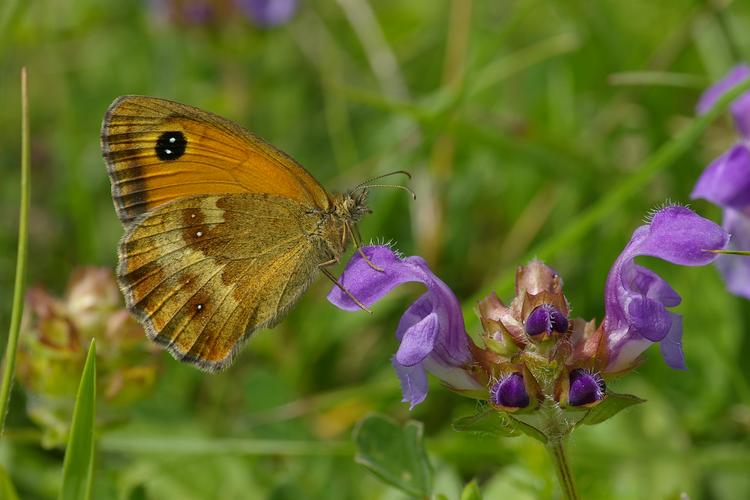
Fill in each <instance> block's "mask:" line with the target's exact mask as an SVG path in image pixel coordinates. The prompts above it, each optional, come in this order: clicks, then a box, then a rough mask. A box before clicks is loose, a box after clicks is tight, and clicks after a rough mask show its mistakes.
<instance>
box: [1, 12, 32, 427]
mask: <svg viewBox="0 0 750 500" xmlns="http://www.w3.org/2000/svg"><path fill="white" fill-rule="evenodd" d="M6 12H7V11H6ZM0 24H2V22H1V21H0ZM29 137H30V134H29V99H28V85H27V78H26V68H25V67H24V68H22V69H21V193H20V196H19V197H20V204H21V206H20V208H19V213H18V253H17V254H16V278H15V283H14V285H13V305H12V306H11V307H12V309H11V315H10V327H9V330H8V343H7V344H6V346H5V360H4V366H3V379H2V382H0V434H2V432H3V430H5V418H6V417H7V415H8V404H9V403H10V389H11V386H12V385H13V375H14V374H15V372H16V351H18V335H19V334H20V331H21V317H22V316H23V293H24V289H25V287H26V281H25V278H26V258H27V257H28V251H27V248H26V247H27V244H28V239H29V197H30V196H31V195H30V191H31V166H30V165H31V160H30V159H29V158H30V154H31V153H30V151H31V148H30V146H29V144H30V142H29V141H30V139H29Z"/></svg>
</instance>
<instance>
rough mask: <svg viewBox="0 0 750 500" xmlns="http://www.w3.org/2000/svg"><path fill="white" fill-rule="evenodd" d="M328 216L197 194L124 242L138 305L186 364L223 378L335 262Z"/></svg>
mask: <svg viewBox="0 0 750 500" xmlns="http://www.w3.org/2000/svg"><path fill="white" fill-rule="evenodd" d="M320 224H321V219H320V217H319V216H316V215H315V214H313V213H310V211H309V209H308V208H307V207H306V206H305V205H303V204H301V203H299V202H297V201H295V200H292V199H289V198H283V197H280V196H276V195H259V194H232V195H223V196H194V197H190V198H184V199H179V200H176V201H174V202H172V203H170V204H167V205H163V206H160V207H158V208H156V209H155V210H153V211H152V212H151V213H148V214H146V215H143V216H141V217H140V218H139V219H137V220H136V221H135V222H134V224H133V225H132V227H131V228H130V229H129V230H128V232H127V233H126V235H125V237H124V238H123V240H122V242H121V244H120V269H119V272H118V275H119V280H120V285H121V287H122V289H123V291H124V293H125V296H126V301H127V304H128V307H129V308H130V309H131V311H133V312H134V313H135V314H136V316H137V317H138V318H139V319H140V320H141V322H142V323H143V324H144V326H145V327H146V330H147V333H148V334H149V336H150V337H151V338H152V339H154V340H155V341H157V342H159V343H161V344H163V345H165V346H166V347H167V348H168V349H169V351H170V352H171V353H172V354H173V355H174V356H175V357H177V358H179V359H182V360H185V361H190V362H193V363H195V364H196V365H198V366H199V367H201V368H203V369H205V370H208V371H215V370H218V369H221V368H223V367H224V366H226V365H227V364H228V363H230V362H231V359H232V357H233V356H234V353H235V352H236V351H237V349H239V347H240V346H241V345H242V343H243V342H242V340H243V339H244V338H246V337H247V336H248V335H249V334H250V333H251V332H252V331H254V330H256V329H258V328H262V327H266V326H273V324H275V322H277V321H278V320H279V319H280V318H281V317H283V315H284V313H285V312H286V311H287V310H288V309H289V308H290V307H291V306H292V305H293V304H294V303H295V302H296V301H297V300H298V298H299V296H300V295H301V294H302V292H304V290H305V289H306V288H307V287H308V285H309V284H310V282H311V281H312V279H313V278H314V277H315V276H316V275H317V270H318V266H319V265H320V264H321V263H323V262H325V261H326V260H328V259H329V258H330V255H328V254H327V252H326V249H325V248H324V247H323V246H322V245H319V244H318V240H316V239H315V238H312V237H311V235H312V234H314V233H315V232H316V231H318V230H319V229H320Z"/></svg>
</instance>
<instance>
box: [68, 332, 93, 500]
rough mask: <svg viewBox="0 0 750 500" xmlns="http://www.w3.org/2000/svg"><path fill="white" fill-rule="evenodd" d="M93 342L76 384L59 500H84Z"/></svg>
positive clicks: (89, 469) (89, 475)
mask: <svg viewBox="0 0 750 500" xmlns="http://www.w3.org/2000/svg"><path fill="white" fill-rule="evenodd" d="M95 407H96V341H95V340H94V339H91V345H90V346H89V353H88V355H87V356H86V364H85V365H84V367H83V375H81V383H80V384H79V385H78V394H77V395H76V404H75V408H74V409H73V422H72V423H71V426H70V437H69V438H68V447H67V449H66V450H65V461H64V462H63V478H62V489H61V490H60V497H59V498H60V500H80V499H88V498H89V497H90V496H91V484H92V481H93V477H94V475H93V469H94V417H95V414H96V408H95Z"/></svg>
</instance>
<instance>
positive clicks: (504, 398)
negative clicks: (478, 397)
mask: <svg viewBox="0 0 750 500" xmlns="http://www.w3.org/2000/svg"><path fill="white" fill-rule="evenodd" d="M490 399H491V401H492V403H494V404H495V405H498V406H505V407H508V408H526V407H527V406H529V402H530V399H529V394H528V393H527V392H526V386H525V385H524V382H523V375H521V374H520V373H511V374H510V375H508V376H507V377H504V378H502V379H500V380H499V381H498V382H497V383H496V384H495V385H494V386H493V387H492V390H491V391H490Z"/></svg>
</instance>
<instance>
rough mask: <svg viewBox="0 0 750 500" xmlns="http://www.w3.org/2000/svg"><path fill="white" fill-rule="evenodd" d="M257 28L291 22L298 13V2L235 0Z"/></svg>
mask: <svg viewBox="0 0 750 500" xmlns="http://www.w3.org/2000/svg"><path fill="white" fill-rule="evenodd" d="M235 3H236V5H237V7H239V8H240V9H241V10H242V11H244V12H245V13H246V14H247V15H248V16H250V19H252V20H253V22H254V23H255V24H256V25H257V26H261V27H266V28H270V27H273V26H278V25H280V24H284V23H285V22H287V21H289V20H290V19H291V18H292V16H293V15H294V13H295V12H297V0H235Z"/></svg>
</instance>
